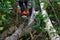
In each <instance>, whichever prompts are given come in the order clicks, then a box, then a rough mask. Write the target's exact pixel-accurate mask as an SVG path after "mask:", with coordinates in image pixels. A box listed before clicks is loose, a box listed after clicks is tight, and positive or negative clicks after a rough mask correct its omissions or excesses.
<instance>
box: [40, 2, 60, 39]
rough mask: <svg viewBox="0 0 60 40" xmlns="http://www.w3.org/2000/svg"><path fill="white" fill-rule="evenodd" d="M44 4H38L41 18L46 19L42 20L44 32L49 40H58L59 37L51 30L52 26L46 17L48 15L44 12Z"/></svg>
mask: <svg viewBox="0 0 60 40" xmlns="http://www.w3.org/2000/svg"><path fill="white" fill-rule="evenodd" d="M44 4H45V3H42V2H41V3H40V7H41V12H42V15H43V17H44V18H45V17H46V19H44V22H45V23H46V30H47V32H48V34H49V37H50V38H51V40H60V38H59V35H58V34H57V33H56V30H55V29H54V28H53V25H52V23H51V21H50V19H49V17H48V14H47V12H46V10H45V9H44V8H43V7H44Z"/></svg>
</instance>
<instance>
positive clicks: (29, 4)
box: [16, 0, 31, 9]
mask: <svg viewBox="0 0 60 40" xmlns="http://www.w3.org/2000/svg"><path fill="white" fill-rule="evenodd" d="M19 1H20V2H27V8H28V9H29V8H31V0H16V2H17V4H18V5H19Z"/></svg>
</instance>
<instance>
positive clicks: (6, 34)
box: [0, 0, 60, 40]
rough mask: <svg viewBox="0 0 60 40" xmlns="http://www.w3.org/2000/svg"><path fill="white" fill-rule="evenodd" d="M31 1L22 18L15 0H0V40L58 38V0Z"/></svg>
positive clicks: (59, 39)
mask: <svg viewBox="0 0 60 40" xmlns="http://www.w3.org/2000/svg"><path fill="white" fill-rule="evenodd" d="M31 1H32V3H31V4H32V14H31V16H28V17H27V18H22V17H21V16H20V13H18V11H17V6H18V5H17V3H16V0H0V40H60V0H38V1H37V0H31Z"/></svg>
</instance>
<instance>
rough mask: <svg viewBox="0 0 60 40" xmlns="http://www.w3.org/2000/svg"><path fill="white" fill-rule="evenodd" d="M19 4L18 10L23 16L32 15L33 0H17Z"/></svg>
mask: <svg viewBox="0 0 60 40" xmlns="http://www.w3.org/2000/svg"><path fill="white" fill-rule="evenodd" d="M16 1H17V4H18V12H19V13H21V15H22V16H27V15H28V14H29V15H31V13H30V12H31V8H32V7H31V0H16Z"/></svg>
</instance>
